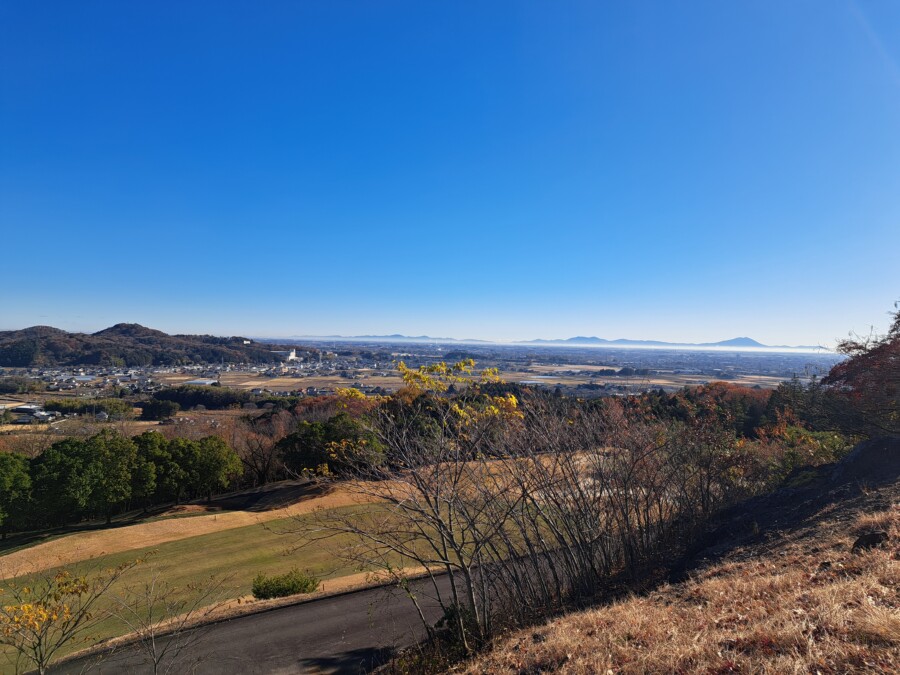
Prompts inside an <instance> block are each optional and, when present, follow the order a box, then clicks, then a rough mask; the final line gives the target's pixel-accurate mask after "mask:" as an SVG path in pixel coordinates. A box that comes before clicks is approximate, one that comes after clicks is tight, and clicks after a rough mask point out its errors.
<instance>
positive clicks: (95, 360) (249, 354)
mask: <svg viewBox="0 0 900 675" xmlns="http://www.w3.org/2000/svg"><path fill="white" fill-rule="evenodd" d="M245 341H246V338H242V337H215V336H212V335H168V334H166V333H163V332H162V331H158V330H153V329H152V328H146V327H144V326H141V325H139V324H135V323H120V324H116V325H115V326H112V327H110V328H106V329H105V330H101V331H99V332H97V333H67V332H66V331H64V330H60V329H59V328H51V327H50V326H32V327H31V328H25V329H23V330H13V331H0V366H6V367H14V368H15V367H18V368H28V367H36V366H74V365H109V366H150V365H155V366H167V365H185V364H191V363H223V362H224V363H240V362H251V363H267V362H274V361H278V360H279V357H278V356H277V355H276V354H273V350H279V349H288V348H289V347H288V346H283V345H282V346H280V345H274V344H258V343H256V342H251V343H250V344H245Z"/></svg>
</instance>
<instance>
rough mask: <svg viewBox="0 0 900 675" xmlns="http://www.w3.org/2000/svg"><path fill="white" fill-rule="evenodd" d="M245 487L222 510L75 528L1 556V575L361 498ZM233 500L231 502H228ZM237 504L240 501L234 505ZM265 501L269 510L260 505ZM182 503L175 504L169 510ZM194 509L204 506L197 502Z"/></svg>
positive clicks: (338, 492)
mask: <svg viewBox="0 0 900 675" xmlns="http://www.w3.org/2000/svg"><path fill="white" fill-rule="evenodd" d="M273 487H274V486H270V488H269V489H268V490H257V491H248V492H247V493H246V494H245V495H244V496H243V497H242V498H240V499H239V498H238V497H231V498H230V501H229V502H226V500H222V504H218V506H223V507H224V508H226V509H231V508H234V509H235V510H224V511H221V512H214V513H209V515H197V516H193V517H190V518H168V519H163V520H154V521H150V522H146V523H138V524H136V525H126V526H121V527H114V528H108V529H99V530H92V531H87V532H78V533H75V534H70V535H66V536H64V537H59V538H57V539H52V540H50V541H47V542H44V543H41V544H37V545H35V546H31V547H29V548H25V549H21V550H18V551H14V552H13V553H9V554H7V555H3V556H0V579H4V578H11V577H16V576H19V575H21V574H31V573H34V572H38V571H40V570H44V569H49V568H52V567H57V566H62V565H72V564H75V563H78V562H80V561H84V560H91V559H93V558H97V557H100V556H106V555H111V554H115V553H122V552H125V551H134V550H138V549H143V548H147V547H152V546H158V545H160V544H164V543H166V542H172V541H179V540H181V539H188V538H192V537H199V536H202V535H207V534H211V533H214V532H222V531H224V530H232V529H236V528H241V527H246V526H248V525H256V524H260V523H266V522H271V521H274V520H281V519H284V518H290V517H293V516H299V515H302V514H305V513H312V512H313V511H316V510H319V509H332V508H340V507H345V506H353V505H355V504H358V503H360V497H358V496H357V495H355V494H353V493H352V492H350V491H347V490H344V489H342V488H341V487H336V488H332V489H328V490H324V489H321V488H320V487H318V486H308V487H304V486H298V487H296V488H292V489H290V490H287V491H282V492H279V491H277V490H274V489H272V488H273ZM231 502H235V503H231ZM238 502H240V503H238ZM265 505H268V506H269V507H270V508H264V507H265ZM183 508H184V507H174V508H173V510H172V511H173V513H178V512H183V511H181V510H180V509H183ZM195 508H198V509H205V508H207V507H206V506H202V505H197V506H196V507H195Z"/></svg>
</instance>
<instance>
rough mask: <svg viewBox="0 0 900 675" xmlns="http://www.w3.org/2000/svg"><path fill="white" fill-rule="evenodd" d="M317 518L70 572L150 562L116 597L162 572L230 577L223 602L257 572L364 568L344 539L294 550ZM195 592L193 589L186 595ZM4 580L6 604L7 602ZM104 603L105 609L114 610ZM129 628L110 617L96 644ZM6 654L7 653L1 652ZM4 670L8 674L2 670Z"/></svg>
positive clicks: (183, 585)
mask: <svg viewBox="0 0 900 675" xmlns="http://www.w3.org/2000/svg"><path fill="white" fill-rule="evenodd" d="M361 508H366V509H371V508H373V507H372V506H352V507H343V508H341V509H339V510H340V511H345V512H352V511H353V510H355V509H361ZM315 517H316V516H315V515H314V514H308V515H305V516H299V517H298V518H296V519H293V518H288V519H283V520H275V521H271V522H269V523H266V524H265V525H262V524H261V525H252V526H249V527H240V528H234V529H229V530H226V531H223V532H216V533H213V534H207V535H203V536H197V537H191V538H188V539H182V540H179V541H173V542H169V543H165V544H160V545H159V546H156V547H152V548H143V549H137V550H131V551H127V552H122V553H116V554H113V555H107V556H103V557H100V558H95V559H93V560H90V561H86V562H81V563H77V564H74V565H71V566H69V567H68V568H67V569H69V570H71V571H72V572H74V573H86V574H92V573H96V572H97V571H98V570H102V569H108V568H111V567H114V566H116V565H118V564H120V563H123V562H125V561H129V560H134V559H137V558H146V561H145V562H143V563H142V564H141V565H139V566H138V567H136V568H134V569H133V570H131V571H130V572H128V573H127V574H126V575H125V576H124V577H123V578H122V579H121V580H120V581H119V582H117V583H116V585H115V586H114V587H113V589H112V593H113V594H116V593H119V594H121V593H122V592H123V591H124V589H125V588H126V587H127V586H140V585H142V584H143V583H145V582H147V581H149V580H150V579H151V578H152V577H153V576H154V575H155V574H159V577H160V578H161V579H164V580H165V581H166V582H167V583H168V584H169V585H170V586H171V587H175V588H179V589H188V587H189V586H190V585H191V584H197V583H201V582H204V581H205V580H207V579H209V577H210V576H212V575H215V576H216V577H219V578H223V579H225V583H224V584H223V586H222V593H221V597H222V599H225V598H239V597H242V596H247V595H249V594H250V586H251V582H252V580H253V577H254V576H255V575H256V573H257V572H260V571H262V572H265V573H267V574H272V573H282V572H286V571H288V570H289V569H291V568H292V567H299V568H300V569H303V570H309V571H310V572H311V573H312V574H314V575H316V576H317V577H319V578H321V579H331V578H336V577H341V576H344V575H348V574H353V573H354V572H357V571H358V570H356V569H354V568H353V567H351V566H348V565H342V564H341V562H340V560H339V556H338V555H337V553H336V550H337V548H339V547H340V546H342V545H343V544H346V543H347V541H346V540H345V539H342V538H340V537H337V538H333V539H331V540H330V541H329V543H328V545H327V546H323V545H319V546H306V547H303V548H301V549H299V550H296V551H292V550H290V549H291V547H292V546H294V545H295V544H296V542H297V536H296V535H292V534H290V532H291V530H296V529H297V528H298V527H301V526H302V525H303V524H304V523H308V522H311V520H312V519H313V518H315ZM16 582H17V583H18V584H20V585H26V584H27V583H28V577H22V578H19V579H17V580H16ZM186 592H190V591H186ZM6 597H7V596H6V595H5V594H4V593H3V592H2V582H0V603H2V602H4V601H5V600H6ZM108 606H109V604H108V603H103V604H102V606H101V607H100V609H101V610H102V609H103V607H108ZM126 632H127V630H126V627H125V626H124V625H123V624H122V623H121V621H119V620H116V619H112V618H111V619H107V620H105V621H103V622H102V623H101V624H100V625H99V626H97V628H96V629H95V630H93V631H92V633H91V635H90V642H96V641H98V640H100V639H104V638H108V637H113V636H116V635H122V634H124V633H126ZM85 646H87V644H86V643H85V642H84V641H81V642H77V643H73V644H71V645H70V646H69V648H67V649H66V650H64V653H68V652H72V651H77V650H78V649H82V648H84V647H85ZM0 653H2V651H0ZM0 672H3V669H2V666H0Z"/></svg>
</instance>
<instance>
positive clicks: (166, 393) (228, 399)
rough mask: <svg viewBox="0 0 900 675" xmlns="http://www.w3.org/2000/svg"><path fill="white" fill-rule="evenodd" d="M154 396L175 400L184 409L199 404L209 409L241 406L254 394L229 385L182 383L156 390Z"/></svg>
mask: <svg viewBox="0 0 900 675" xmlns="http://www.w3.org/2000/svg"><path fill="white" fill-rule="evenodd" d="M153 398H155V399H156V400H157V401H174V402H175V403H177V404H178V405H180V406H181V407H182V409H184V410H187V409H188V408H193V407H195V406H199V405H202V406H204V407H205V408H206V409H207V410H224V409H226V408H239V407H241V406H242V405H243V404H244V403H247V402H248V401H250V400H251V399H252V398H253V396H252V395H251V394H250V392H248V391H241V390H239V389H229V388H228V387H206V386H199V387H198V386H192V385H182V386H180V387H173V388H171V389H163V390H162V391H159V392H156V393H155V394H154V395H153Z"/></svg>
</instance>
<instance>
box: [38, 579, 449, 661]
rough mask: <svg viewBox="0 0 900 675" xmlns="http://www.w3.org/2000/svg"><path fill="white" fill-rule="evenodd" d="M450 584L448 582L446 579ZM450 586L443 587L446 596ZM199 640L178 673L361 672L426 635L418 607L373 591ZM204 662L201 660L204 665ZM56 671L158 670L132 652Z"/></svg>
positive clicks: (220, 628)
mask: <svg viewBox="0 0 900 675" xmlns="http://www.w3.org/2000/svg"><path fill="white" fill-rule="evenodd" d="M442 585H444V586H446V585H447V584H446V579H442ZM413 588H414V589H415V591H416V593H417V594H418V595H419V596H420V599H421V601H422V604H423V609H424V610H425V614H426V618H427V619H428V620H429V621H430V622H432V623H433V622H435V621H437V620H438V619H439V618H440V611H439V609H438V607H437V603H436V602H435V601H434V600H432V599H431V598H430V597H428V598H426V597H424V596H426V595H427V596H433V594H434V591H433V588H432V587H431V585H430V582H427V581H419V582H414V583H413ZM444 590H445V589H442V592H443V591H444ZM202 630H203V631H204V634H203V637H202V639H201V641H200V642H199V643H197V644H195V645H193V646H192V648H191V653H190V655H189V656H188V657H187V658H185V659H184V660H183V662H179V663H178V664H175V667H174V668H173V669H172V670H171V671H170V672H172V673H197V674H198V675H206V674H209V675H213V674H216V675H224V674H230V673H260V674H262V673H266V674H274V673H278V674H280V673H361V672H366V671H367V670H369V669H371V668H372V666H373V665H377V664H378V663H381V662H383V661H384V659H385V658H386V657H387V656H389V655H390V654H391V653H392V651H393V650H395V649H397V648H402V647H407V646H409V645H412V644H414V643H415V642H418V641H420V640H421V639H422V638H423V637H424V635H425V630H424V627H423V626H422V622H421V621H420V619H419V617H418V614H417V613H416V611H415V608H414V606H413V604H412V602H411V601H410V600H409V599H408V598H407V597H405V596H404V595H403V594H402V593H400V592H399V591H397V590H396V589H381V588H379V589H371V590H366V591H358V592H355V593H349V594H347V595H341V596H336V597H332V598H323V599H322V600H316V601H313V602H308V603H304V604H301V605H293V606H291V607H283V608H280V609H276V610H272V611H269V612H264V613H262V614H254V615H251V616H246V617H239V618H236V619H231V620H229V621H223V622H221V623H217V624H213V625H212V626H207V627H206V628H204V629H202ZM198 660H199V661H198ZM51 672H52V673H54V674H59V675H62V674H66V675H75V674H78V673H92V674H93V673H96V674H101V673H105V674H107V675H112V674H113V673H141V674H142V673H148V672H152V669H150V668H149V667H148V666H147V665H146V664H145V663H143V661H142V659H141V658H140V655H139V653H137V652H135V650H134V648H128V649H123V650H122V651H120V652H118V653H115V654H113V655H111V656H108V657H107V658H105V659H103V660H101V661H100V662H99V663H96V662H92V661H90V660H85V659H80V660H77V661H73V662H70V663H66V664H62V665H61V666H59V667H56V668H53V669H52V670H51Z"/></svg>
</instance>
